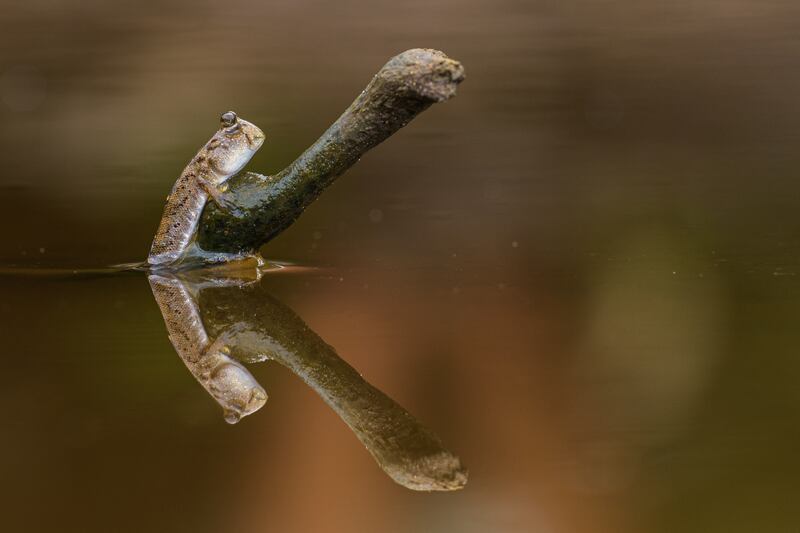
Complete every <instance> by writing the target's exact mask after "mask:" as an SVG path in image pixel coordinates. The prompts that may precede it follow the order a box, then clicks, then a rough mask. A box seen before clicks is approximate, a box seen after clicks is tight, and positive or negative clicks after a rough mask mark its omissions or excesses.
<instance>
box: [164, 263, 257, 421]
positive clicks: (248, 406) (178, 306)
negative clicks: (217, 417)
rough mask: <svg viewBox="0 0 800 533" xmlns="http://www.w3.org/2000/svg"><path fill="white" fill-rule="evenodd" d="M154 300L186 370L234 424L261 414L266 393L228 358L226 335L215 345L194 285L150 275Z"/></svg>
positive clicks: (215, 342) (250, 376)
mask: <svg viewBox="0 0 800 533" xmlns="http://www.w3.org/2000/svg"><path fill="white" fill-rule="evenodd" d="M148 279H149V281H150V287H151V288H152V289H153V296H155V298H156V302H158V306H159V307H160V308H161V314H162V315H163V316H164V323H165V324H166V326H167V331H168V332H169V340H170V341H171V342H172V345H173V346H174V347H175V351H176V352H178V355H179V356H180V357H181V359H183V362H184V363H185V364H186V367H187V368H188V369H189V371H190V372H191V373H192V375H194V377H195V378H196V379H197V381H199V382H200V384H201V385H202V386H203V387H204V388H205V389H206V390H207V391H208V393H209V394H211V396H212V397H213V398H214V399H215V400H216V401H217V403H219V404H220V405H221V406H222V409H223V411H224V413H225V420H226V421H227V422H229V423H231V424H235V423H236V422H238V421H239V420H240V419H241V418H242V417H243V416H247V415H249V414H251V413H254V412H256V411H258V410H259V409H260V408H261V406H263V405H264V403H265V402H266V401H267V393H266V392H265V391H264V389H263V388H262V387H261V385H259V384H258V382H257V381H256V380H255V378H254V377H253V376H252V375H251V374H250V372H248V371H247V369H246V368H245V367H244V366H242V364H241V363H239V362H238V361H236V360H235V359H233V358H231V357H230V356H229V354H230V350H229V348H228V346H227V339H226V336H225V335H224V334H222V335H219V336H217V338H216V339H215V340H214V341H213V342H212V341H211V340H210V339H209V337H208V334H207V333H206V330H205V328H204V327H203V322H202V320H201V318H200V313H199V310H198V308H197V302H196V300H195V297H194V296H193V295H192V292H191V291H192V290H193V289H194V290H196V287H194V286H193V285H191V284H187V283H185V282H183V281H182V280H179V279H178V278H175V277H170V276H167V275H155V274H153V275H150V276H149V278H148Z"/></svg>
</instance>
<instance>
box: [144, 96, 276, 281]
mask: <svg viewBox="0 0 800 533" xmlns="http://www.w3.org/2000/svg"><path fill="white" fill-rule="evenodd" d="M220 123H221V125H220V128H219V130H217V132H216V133H215V134H214V136H213V137H211V140H209V141H208V142H207V143H206V145H205V146H203V148H201V149H200V151H199V152H198V153H197V155H196V156H195V157H194V158H193V159H192V160H191V162H190V163H189V164H188V165H187V166H186V168H185V169H184V170H183V172H182V173H181V175H180V177H179V178H178V181H176V182H175V185H174V186H173V188H172V192H171V193H170V194H169V196H168V197H167V204H166V206H165V207H164V214H163V215H162V216H161V223H160V224H159V226H158V231H156V235H155V237H154V238H153V244H152V245H151V247H150V254H149V256H148V258H147V263H148V264H149V265H151V266H166V265H170V264H172V263H175V262H177V261H178V260H179V259H180V258H181V257H182V256H183V254H184V253H185V252H186V250H187V248H188V247H189V245H190V244H191V243H192V241H193V240H194V238H195V236H196V233H197V224H198V221H199V220H200V215H201V214H202V213H203V208H204V207H205V205H206V201H207V200H208V198H209V196H211V198H212V199H214V200H215V202H216V203H217V205H219V206H220V207H221V208H222V209H223V210H228V209H230V206H229V204H228V202H227V201H226V200H225V197H224V196H223V193H224V188H225V187H226V185H225V182H226V181H227V180H228V179H229V178H231V177H232V176H234V175H236V174H237V173H238V172H239V171H240V170H241V169H242V168H244V166H245V165H246V164H247V162H248V161H250V158H251V157H253V155H254V154H255V153H256V151H257V150H258V149H259V148H261V145H262V144H263V143H264V133H263V132H262V131H261V130H260V129H258V127H256V126H255V125H253V124H251V123H250V122H247V121H246V120H244V119H241V118H239V117H237V116H236V113H234V112H233V111H228V112H227V113H223V114H222V116H221V117H220Z"/></svg>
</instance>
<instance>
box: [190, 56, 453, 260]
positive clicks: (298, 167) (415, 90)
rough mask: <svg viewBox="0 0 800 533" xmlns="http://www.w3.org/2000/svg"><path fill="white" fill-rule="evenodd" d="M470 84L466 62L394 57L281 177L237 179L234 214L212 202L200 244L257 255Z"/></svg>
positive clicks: (233, 187)
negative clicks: (375, 152)
mask: <svg viewBox="0 0 800 533" xmlns="http://www.w3.org/2000/svg"><path fill="white" fill-rule="evenodd" d="M463 79H464V68H463V67H462V66H461V64H460V63H459V62H458V61H454V60H452V59H450V58H448V57H447V56H446V55H445V54H444V53H442V52H439V51H437V50H429V49H419V48H418V49H413V50H407V51H405V52H403V53H401V54H399V55H397V56H395V57H393V58H392V59H391V60H389V62H388V63H386V65H384V67H383V68H382V69H381V70H380V71H379V72H378V73H377V74H376V75H375V77H374V78H372V81H371V82H370V83H369V85H368V86H367V88H366V89H364V91H363V92H362V93H361V94H360V95H359V96H358V98H356V99H355V101H354V102H353V103H352V104H351V105H350V107H348V108H347V110H346V111H345V112H344V113H343V114H342V115H341V116H340V117H339V118H338V119H337V120H336V122H334V123H333V125H332V126H331V127H330V128H328V130H327V131H326V132H325V133H323V134H322V136H321V137H320V138H319V139H318V140H317V142H315V143H314V144H313V145H312V146H311V147H310V148H308V149H307V150H306V151H305V152H303V154H302V155H301V156H300V157H298V158H297V160H296V161H294V162H293V163H292V164H291V165H289V166H288V167H286V168H285V169H284V170H282V171H281V172H279V173H278V174H276V175H274V176H262V175H260V174H256V173H252V172H248V173H243V174H240V175H239V176H236V177H234V178H232V179H231V181H230V186H229V192H228V194H229V195H230V200H231V201H232V203H233V204H234V205H235V206H236V207H238V209H239V211H240V213H238V214H233V213H228V212H225V211H223V210H221V209H219V208H218V207H217V206H216V204H214V203H213V202H209V203H208V204H207V205H206V208H205V210H204V211H203V215H202V218H201V220H200V227H199V230H198V231H199V233H198V243H199V245H200V247H201V248H202V249H203V250H206V251H209V252H226V253H237V254H238V253H251V252H254V251H256V250H258V248H259V247H260V246H261V245H262V244H264V243H266V242H268V241H270V240H271V239H273V238H274V237H276V236H277V235H278V234H280V233H281V232H282V231H283V230H285V229H286V228H288V227H289V226H290V225H291V224H292V223H293V222H294V221H295V220H297V218H298V217H299V216H300V215H301V214H302V212H303V211H304V210H305V209H306V208H307V207H308V206H309V205H310V204H311V203H312V202H313V201H314V200H316V199H317V197H319V195H320V194H322V191H324V190H325V188H326V187H328V185H330V184H331V183H333V182H334V181H335V180H336V178H337V177H339V176H340V175H342V174H343V173H344V172H345V171H346V170H347V169H348V168H350V167H351V166H352V165H354V164H355V163H356V162H357V161H358V160H359V158H361V156H362V155H364V153H366V152H367V151H368V150H369V149H370V148H372V147H374V146H376V145H378V144H379V143H381V142H382V141H384V140H385V139H386V138H387V137H389V136H390V135H392V134H393V133H394V132H396V131H397V130H399V129H400V128H402V127H403V126H405V125H406V124H408V123H409V122H410V121H411V120H412V119H413V118H414V117H415V116H417V115H418V114H419V113H421V112H422V111H424V110H425V109H427V108H428V107H429V106H430V105H431V104H433V103H436V102H443V101H445V100H447V99H448V98H450V97H452V96H454V95H455V92H456V87H457V86H458V84H459V83H460V82H461V81H462V80H463Z"/></svg>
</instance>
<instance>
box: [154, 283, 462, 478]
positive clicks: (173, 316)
mask: <svg viewBox="0 0 800 533" xmlns="http://www.w3.org/2000/svg"><path fill="white" fill-rule="evenodd" d="M209 272H210V271H208V270H204V271H194V272H185V273H181V274H158V275H155V274H153V275H150V276H149V280H150V286H151V288H152V290H153V294H154V296H155V298H156V301H157V302H158V305H159V307H160V308H161V313H162V314H163V316H164V322H165V323H166V326H167V330H168V332H169V338H170V340H171V341H172V344H173V346H174V347H175V350H176V351H177V352H178V355H180V357H181V359H183V361H184V363H186V366H187V368H189V370H190V371H191V372H192V374H193V375H194V376H195V378H196V379H197V380H198V381H199V382H200V383H201V384H202V385H203V387H205V389H206V390H207V391H208V392H209V394H211V396H212V397H213V398H214V399H215V400H216V401H217V402H218V403H219V404H220V405H221V406H222V408H223V411H224V412H225V420H227V421H228V422H230V423H235V422H237V421H238V420H240V419H241V418H242V417H243V416H246V415H249V414H252V413H253V412H255V411H257V410H258V409H260V408H261V407H262V406H263V405H264V403H265V402H266V399H267V394H266V392H265V391H264V389H263V388H262V387H261V386H260V385H259V384H258V383H257V382H256V381H255V379H254V378H253V376H252V375H251V374H250V373H249V372H248V371H247V369H245V368H244V366H242V364H241V363H240V362H239V361H244V362H251V363H252V362H259V361H264V360H268V359H269V360H274V361H277V362H278V363H280V364H282V365H283V366H285V367H287V368H288V369H290V370H291V371H292V372H293V373H295V374H296V375H297V376H298V377H300V379H302V380H303V381H304V382H305V383H306V384H307V385H309V386H310V387H311V388H312V389H314V391H315V392H316V393H317V394H319V396H320V397H322V399H323V400H325V402H326V403H327V404H328V405H329V406H330V407H331V408H332V409H333V410H334V411H335V412H336V414H338V415H339V417H341V419H342V420H344V422H345V423H346V424H347V425H348V426H349V427H350V429H351V430H352V431H353V433H355V435H356V436H357V437H358V439H359V440H360V441H361V442H362V443H363V444H364V445H365V446H366V448H367V450H369V452H370V453H371V454H372V456H373V457H374V458H375V460H376V461H377V463H378V465H380V467H381V468H382V469H383V470H384V471H385V472H386V473H387V474H388V475H389V476H390V477H391V478H392V479H394V480H395V481H396V482H397V483H399V484H401V485H403V486H405V487H408V488H410V489H413V490H457V489H460V488H463V487H464V485H465V484H466V482H467V472H466V469H465V468H464V467H463V466H462V464H461V460H460V459H459V458H458V457H457V456H455V455H453V454H452V453H451V452H449V451H447V450H446V449H445V448H444V447H443V445H442V442H441V441H440V440H439V438H438V437H437V436H436V435H435V434H433V433H432V432H431V431H430V430H428V429H427V428H425V427H424V426H423V425H422V424H420V423H419V421H417V420H416V419H415V418H414V417H413V416H411V414H409V413H408V411H406V410H405V409H403V408H402V407H400V406H399V405H398V404H397V403H396V402H394V401H393V400H392V399H391V398H389V397H388V396H386V395H385V394H383V393H382V392H381V391H379V390H378V389H376V388H375V387H373V386H372V385H370V384H369V383H367V382H366V381H364V379H363V378H362V377H361V376H360V375H359V373H358V372H357V371H356V370H355V369H353V367H351V366H350V365H348V364H347V363H346V362H345V361H343V360H342V359H341V358H340V357H339V356H338V355H337V354H336V352H335V351H334V349H333V348H332V347H330V346H329V345H327V344H326V343H325V342H324V341H323V340H322V339H321V338H320V337H319V336H318V335H317V334H316V333H314V332H313V331H312V330H311V329H310V328H309V327H308V326H307V325H306V324H305V322H303V320H302V319H301V318H300V317H299V316H297V315H296V314H295V313H294V312H293V311H292V310H291V309H289V308H288V307H286V306H285V305H283V304H282V303H280V302H279V301H277V300H275V299H274V298H273V297H272V296H270V295H269V294H268V293H267V292H266V290H265V289H264V288H263V286H262V285H261V284H259V283H257V282H258V280H259V278H260V273H259V272H258V271H257V270H255V269H254V270H253V272H255V276H254V277H252V278H251V279H249V280H248V279H247V278H246V273H245V277H244V278H243V277H231V276H233V275H241V274H242V273H241V272H238V273H236V274H226V275H222V276H210V277H209Z"/></svg>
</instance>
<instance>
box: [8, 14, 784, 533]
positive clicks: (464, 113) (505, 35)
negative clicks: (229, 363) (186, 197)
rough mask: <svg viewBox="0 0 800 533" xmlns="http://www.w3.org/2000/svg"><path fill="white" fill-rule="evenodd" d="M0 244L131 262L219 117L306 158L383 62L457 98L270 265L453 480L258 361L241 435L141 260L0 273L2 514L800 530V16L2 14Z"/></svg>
mask: <svg viewBox="0 0 800 533" xmlns="http://www.w3.org/2000/svg"><path fill="white" fill-rule="evenodd" d="M0 21H2V28H3V31H2V32H0V117H2V118H0V162H1V165H0V168H1V170H0V200H2V203H1V206H2V207H0V227H1V228H2V230H1V231H2V233H1V235H2V247H1V248H0V261H2V264H3V265H4V266H5V267H9V266H16V267H20V268H26V269H30V268H34V267H42V268H66V269H79V268H92V267H98V266H103V265H108V264H112V263H120V262H130V261H137V260H141V259H143V258H144V256H145V255H146V252H147V250H148V247H149V243H150V239H151V237H152V234H153V232H154V230H155V228H156V226H157V224H158V220H159V217H160V214H161V209H162V206H163V201H164V197H165V195H166V194H167V192H168V191H169V189H170V187H171V186H172V183H173V182H174V180H175V179H176V177H177V176H178V174H179V173H180V171H181V169H182V168H183V166H184V165H185V164H186V162H187V161H188V160H189V158H190V157H191V156H192V155H193V154H194V152H195V151H196V150H197V149H198V148H199V147H200V146H201V145H202V144H203V143H204V142H205V141H206V140H207V138H208V137H209V136H210V135H211V133H212V132H213V131H214V130H215V129H216V127H217V120H218V116H219V113H221V112H222V111H225V110H228V109H234V110H236V111H237V112H238V113H240V114H241V115H242V116H244V117H245V118H247V119H249V120H251V121H253V122H255V123H256V124H258V125H259V126H260V127H261V128H262V129H264V131H265V132H266V133H267V136H268V139H267V143H266V144H265V146H264V147H263V148H262V150H261V151H260V152H259V153H258V154H257V155H256V157H255V158H254V159H253V161H252V163H251V164H250V166H249V168H250V169H252V170H256V171H260V172H263V173H271V172H275V171H277V170H280V169H281V168H283V167H284V166H285V165H286V164H288V163H290V162H291V161H292V160H293V159H294V157H296V156H297V155H298V154H299V153H300V152H301V151H302V150H303V149H305V148H306V147H307V146H308V145H309V144H310V143H311V142H313V141H314V140H315V139H316V138H317V136H318V135H319V134H320V133H321V132H322V131H324V129H325V128H327V126H328V125H329V124H330V123H331V122H332V121H333V120H335V119H336V117H337V116H338V115H339V113H341V112H342V111H343V110H344V109H345V107H346V106H347V105H348V104H349V103H350V102H351V101H352V99H353V98H354V97H355V96H356V95H357V94H358V93H359V92H360V91H361V89H362V88H363V87H364V86H365V85H366V83H367V82H368V81H369V79H370V77H371V76H372V75H373V74H374V73H375V72H376V71H377V70H378V69H379V68H380V66H381V65H383V63H385V61H386V60H388V59H389V58H390V57H391V56H393V55H394V54H396V53H399V52H401V51H403V50H405V49H408V48H413V47H431V48H437V49H440V50H443V51H444V52H446V53H447V54H448V55H450V56H451V57H453V58H455V59H458V60H460V61H462V62H463V63H464V65H465V67H466V72H467V80H466V81H465V82H464V83H463V84H462V85H461V87H460V89H459V94H458V96H457V97H456V98H455V99H454V100H452V101H449V102H447V103H446V104H442V105H436V106H434V107H432V108H431V109H430V110H428V111H426V112H425V113H423V114H422V115H421V116H420V117H418V118H417V119H416V120H415V121H413V122H412V123H411V124H410V125H409V126H408V127H406V128H405V129H403V130H401V131H400V132H399V133H397V134H396V135H394V136H393V137H392V138H390V139H389V140H388V141H386V142H385V143H384V144H383V145H381V146H379V147H377V148H375V149H374V150H373V151H372V152H370V153H369V154H368V155H367V156H366V157H364V158H363V160H362V161H361V162H360V163H359V164H358V165H357V166H355V167H354V168H353V169H351V170H350V171H349V172H348V173H347V175H346V176H344V177H343V178H341V179H340V180H339V181H338V182H337V183H336V184H335V185H334V186H332V187H331V188H330V190H329V191H327V192H326V193H325V194H324V195H323V196H322V198H321V199H320V200H319V201H317V202H316V203H315V204H314V205H313V206H312V207H311V208H310V209H308V211H307V212H306V213H305V214H304V215H303V216H302V218H301V219H300V220H299V221H298V222H297V223H296V224H295V225H294V226H293V227H292V228H290V229H289V230H288V231H286V232H285V233H284V234H283V235H281V236H280V237H279V238H278V239H276V240H275V241H273V242H272V243H270V244H269V245H267V246H266V247H265V248H264V250H263V252H264V254H265V255H266V256H267V257H269V258H271V259H275V260H281V261H288V262H293V263H295V264H297V265H300V266H303V267H305V268H303V269H297V271H296V272H290V271H287V272H282V273H278V274H272V275H268V276H267V278H266V279H265V280H264V281H263V282H262V283H265V284H267V285H269V288H270V292H271V293H272V294H274V296H275V297H277V298H279V299H280V300H281V301H283V302H284V303H285V304H287V305H289V306H291V307H292V308H293V309H294V310H295V311H296V312H297V313H298V314H299V315H300V316H302V317H303V319H304V320H305V321H306V322H307V323H308V324H309V326H311V327H312V328H313V329H314V330H315V331H316V332H317V333H318V334H319V335H320V336H321V337H322V338H323V339H325V340H326V341H327V342H328V343H329V344H331V345H333V346H334V347H336V349H337V350H338V352H339V354H340V355H341V356H342V357H343V358H344V359H346V360H347V361H348V362H349V363H350V364H351V365H353V366H354V367H355V368H357V369H358V370H359V371H360V372H362V373H363V375H364V376H365V378H366V379H367V380H368V381H370V382H371V383H372V384H373V385H375V386H377V387H378V388H380V389H381V390H383V391H384V392H386V393H387V394H388V395H389V396H391V397H393V398H394V399H395V400H397V401H398V402H399V403H400V404H402V405H403V406H405V407H406V408H407V409H408V410H409V411H410V412H412V413H414V414H415V415H416V416H417V417H418V418H419V419H420V420H422V421H423V422H425V423H426V424H427V425H428V426H429V427H431V428H432V429H433V430H434V431H436V432H437V433H438V434H439V435H440V436H441V437H442V438H443V440H444V442H445V443H446V444H447V445H448V447H450V448H451V449H452V450H454V451H455V452H457V453H458V454H459V455H460V456H461V458H462V459H463V460H464V462H465V463H466V464H467V466H468V467H469V469H470V482H469V484H468V485H467V487H466V488H465V489H464V490H463V491H460V492H457V493H448V494H421V493H413V492H410V491H408V490H406V489H404V488H402V487H400V486H397V485H395V484H394V483H392V482H391V480H390V479H389V478H388V477H387V476H385V475H384V474H383V472H381V471H380V469H379V468H377V466H376V465H375V464H374V462H373V461H372V459H371V457H370V456H369V455H368V454H367V453H366V451H365V450H364V449H363V447H362V446H361V444H360V443H359V442H358V441H357V440H356V438H355V437H354V436H353V435H352V433H350V431H349V430H348V429H347V427H346V426H345V425H344V424H343V423H342V422H341V421H340V420H339V419H338V418H337V417H336V416H335V414H334V413H333V412H332V411H330V410H329V409H328V408H327V407H326V406H325V404H324V403H323V402H322V401H321V400H320V399H319V398H318V397H317V396H316V395H315V394H314V393H313V391H311V390H310V389H308V388H307V387H305V385H303V383H302V382H301V381H300V380H298V379H297V378H296V377H294V376H293V375H291V373H289V372H288V371H286V370H285V369H283V368H281V367H278V366H276V365H270V364H266V365H258V366H255V367H253V368H252V371H253V373H254V375H256V377H258V379H259V380H260V381H261V382H262V384H263V385H264V386H265V388H266V389H267V390H268V392H269V394H270V400H269V401H268V403H267V405H266V406H265V407H264V408H263V409H262V410H261V411H260V412H258V413H256V414H254V415H252V416H251V417H248V418H247V419H245V420H244V421H242V422H241V423H240V424H238V425H237V426H232V427H231V426H228V425H227V424H225V423H224V422H223V420H222V416H221V413H220V411H219V408H218V406H217V405H216V404H214V402H213V401H212V400H211V399H210V398H209V397H208V396H207V395H206V394H205V392H204V391H203V390H202V389H201V388H200V386H199V385H198V384H197V383H196V382H195V381H194V380H193V379H192V377H191V376H190V375H189V373H188V372H187V371H186V369H185V368H184V367H183V364H182V362H181V361H180V360H179V359H178V357H177V356H176V355H175V353H174V351H173V350H172V346H171V345H170V344H169V341H168V340H167V338H166V332H165V330H164V326H163V321H162V318H161V315H160V314H159V312H158V308H157V306H156V304H155V302H154V301H153V299H152V296H151V294H150V291H149V288H148V286H147V282H146V279H145V278H144V276H139V275H128V276H116V277H104V276H98V277H95V278H89V279H87V277H86V276H79V277H78V278H75V279H73V278H71V277H70V276H50V275H46V273H45V272H44V271H43V272H42V273H41V275H29V276H19V275H16V276H4V277H2V278H0V335H1V337H0V338H2V339H3V344H4V348H5V349H4V358H3V361H4V363H3V370H4V372H3V375H4V379H3V385H2V387H0V400H2V405H3V406H4V409H3V414H2V415H0V416H1V417H2V426H3V428H4V430H3V432H2V436H0V480H2V484H1V485H0V502H1V503H0V511H2V517H3V518H2V520H3V523H4V529H7V530H8V531H76V532H77V531H80V532H89V531H121V532H122V531H193V532H205V531H208V532H215V531H241V532H262V531H290V532H295V531H296V532H305V531H309V532H310V531H314V532H316V531H329V532H339V531H342V532H357V531H358V532H360V531H387V532H406V531H414V532H416V531H419V532H448V533H449V532H465V533H467V532H478V531H480V532H483V531H497V532H548V533H558V532H642V531H654V532H674V531H682V532H709V531H720V532H723V531H724V532H726V533H729V532H737V531H741V532H752V531H770V532H772V531H774V532H787V531H795V530H796V529H797V528H798V527H800V509H798V506H797V502H798V498H799V497H800V459H798V456H797V449H798V447H800V425H799V423H798V416H797V415H798V411H799V410H800V388H798V386H797V382H798V378H800V360H798V353H799V352H798V349H800V330H799V329H798V327H797V323H796V322H797V316H800V280H798V274H799V273H800V265H798V257H799V255H798V252H800V218H799V217H798V210H797V205H798V202H800V184H799V183H798V168H800V155H798V150H797V144H798V142H800V135H798V131H800V104H798V96H797V95H798V94H800V33H798V31H797V29H798V24H800V4H798V3H797V2H792V1H790V0H783V1H775V0H773V1H766V2H764V1H756V0H749V1H748V0H726V1H722V0H678V1H648V0H645V1H633V0H584V1H579V0H577V1H576V0H567V1H559V2H557V1H553V0H529V1H512V0H482V1H481V0H466V1H460V2H459V1H455V0H439V1H435V2H431V1H419V0H407V1H402V2H400V1H396V2H362V1H353V0H340V1H337V2H322V1H317V2H306V1H286V0H284V1H263V2H256V1H246V0H229V1H226V2H207V1H204V0H195V1H192V2H189V1H186V0H177V1H176V0H166V1H159V2H141V1H127V0H122V1H117V2H106V1H97V0H81V1H75V0H73V1H62V0H28V1H26V2H16V1H12V0H0Z"/></svg>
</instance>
